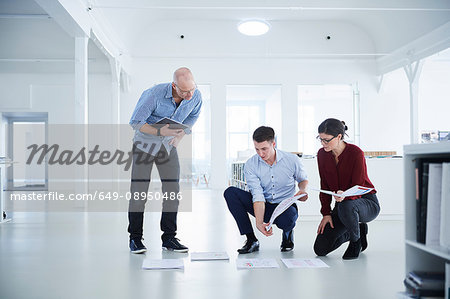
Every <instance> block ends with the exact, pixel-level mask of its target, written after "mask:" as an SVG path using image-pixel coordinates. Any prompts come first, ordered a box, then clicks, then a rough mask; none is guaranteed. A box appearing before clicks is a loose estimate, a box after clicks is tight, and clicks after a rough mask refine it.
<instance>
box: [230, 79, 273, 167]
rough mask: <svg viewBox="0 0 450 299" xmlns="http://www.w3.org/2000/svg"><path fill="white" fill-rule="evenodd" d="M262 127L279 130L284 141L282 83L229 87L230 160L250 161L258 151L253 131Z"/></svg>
mask: <svg viewBox="0 0 450 299" xmlns="http://www.w3.org/2000/svg"><path fill="white" fill-rule="evenodd" d="M260 126H269V127H272V128H273V129H274V130H275V135H276V141H277V144H279V143H280V140H281V86H279V85H229V86H227V136H226V137H227V160H228V162H229V163H228V164H229V165H230V163H231V162H232V161H236V160H246V159H247V158H248V157H250V156H252V155H254V154H255V150H254V146H253V138H252V136H253V132H254V131H255V129H257V128H258V127H260Z"/></svg>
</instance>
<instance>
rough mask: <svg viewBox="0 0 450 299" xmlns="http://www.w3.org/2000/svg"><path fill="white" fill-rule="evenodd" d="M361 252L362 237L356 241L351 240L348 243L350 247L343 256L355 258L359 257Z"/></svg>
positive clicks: (345, 258)
mask: <svg viewBox="0 0 450 299" xmlns="http://www.w3.org/2000/svg"><path fill="white" fill-rule="evenodd" d="M360 252H361V238H359V239H358V241H355V242H352V241H350V244H348V248H347V250H346V251H345V253H344V255H343V256H342V258H343V259H344V260H354V259H357V258H358V257H359V253H360Z"/></svg>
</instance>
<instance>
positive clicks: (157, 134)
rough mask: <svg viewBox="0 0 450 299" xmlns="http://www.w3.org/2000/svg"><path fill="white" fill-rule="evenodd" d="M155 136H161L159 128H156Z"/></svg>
mask: <svg viewBox="0 0 450 299" xmlns="http://www.w3.org/2000/svg"><path fill="white" fill-rule="evenodd" d="M156 136H161V128H158V129H157V131H156Z"/></svg>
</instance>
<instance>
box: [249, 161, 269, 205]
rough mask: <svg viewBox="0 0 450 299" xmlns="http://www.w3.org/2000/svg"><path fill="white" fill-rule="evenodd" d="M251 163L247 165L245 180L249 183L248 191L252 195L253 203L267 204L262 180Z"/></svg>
mask: <svg viewBox="0 0 450 299" xmlns="http://www.w3.org/2000/svg"><path fill="white" fill-rule="evenodd" d="M249 162H250V161H248V162H247V163H245V166H244V175H245V180H246V181H247V186H248V189H249V190H250V192H251V193H252V201H253V202H258V201H260V202H265V201H266V199H265V198H264V191H263V188H262V186H261V180H260V179H259V177H258V176H257V175H256V174H255V169H254V168H253V166H252V165H251V164H250V163H249Z"/></svg>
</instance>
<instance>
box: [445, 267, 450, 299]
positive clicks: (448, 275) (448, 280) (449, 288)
mask: <svg viewBox="0 0 450 299" xmlns="http://www.w3.org/2000/svg"><path fill="white" fill-rule="evenodd" d="M445 299H450V263H446V264H445Z"/></svg>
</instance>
